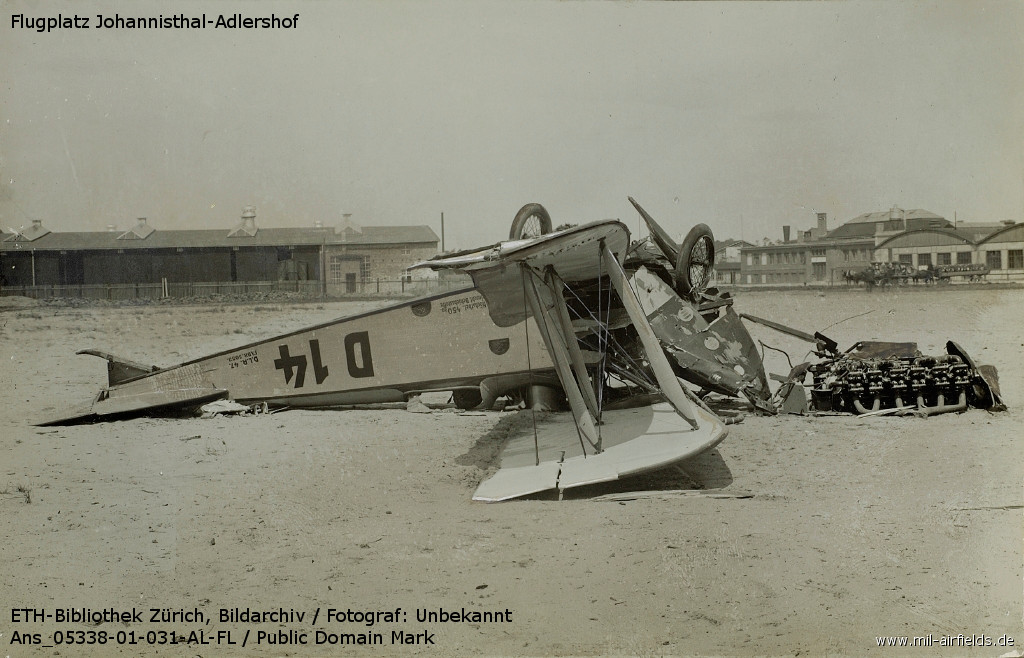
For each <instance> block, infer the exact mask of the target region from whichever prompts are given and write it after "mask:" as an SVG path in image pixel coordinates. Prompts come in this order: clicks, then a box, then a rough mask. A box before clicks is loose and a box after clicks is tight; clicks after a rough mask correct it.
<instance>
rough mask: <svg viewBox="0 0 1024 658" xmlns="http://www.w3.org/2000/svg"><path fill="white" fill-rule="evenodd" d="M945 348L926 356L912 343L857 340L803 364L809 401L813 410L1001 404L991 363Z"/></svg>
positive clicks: (923, 410)
mask: <svg viewBox="0 0 1024 658" xmlns="http://www.w3.org/2000/svg"><path fill="white" fill-rule="evenodd" d="M946 350H947V352H948V353H947V354H944V355H941V356H926V355H921V354H920V353H919V352H918V351H917V346H916V344H915V343H874V342H866V341H865V342H861V343H857V344H856V345H855V346H854V347H853V348H851V350H848V351H847V352H846V353H843V354H837V355H834V356H833V357H832V358H829V359H827V360H824V361H822V362H820V363H815V364H812V365H810V366H809V367H808V369H807V370H808V372H809V373H810V374H811V377H812V381H813V386H812V389H811V405H812V407H813V408H814V409H815V410H817V411H835V412H845V413H856V414H866V413H886V412H887V411H890V410H891V411H892V412H901V411H903V412H907V413H910V412H913V413H917V414H922V415H933V414H938V413H945V412H951V411H954V412H955V411H964V410H966V409H967V407H968V406H972V407H979V408H983V409H990V408H993V407H1001V406H1002V402H1001V400H1000V399H999V391H998V380H997V379H996V373H995V369H994V368H990V367H987V366H983V367H982V368H979V367H977V366H976V365H975V364H974V362H973V361H972V360H971V358H970V357H969V356H967V354H966V353H965V352H964V351H963V350H962V349H961V348H960V347H959V346H958V345H957V344H956V343H953V342H952V341H950V342H949V343H947V345H946ZM983 368H984V369H986V372H983Z"/></svg>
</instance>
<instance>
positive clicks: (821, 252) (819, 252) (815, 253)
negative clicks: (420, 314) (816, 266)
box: [811, 249, 825, 256]
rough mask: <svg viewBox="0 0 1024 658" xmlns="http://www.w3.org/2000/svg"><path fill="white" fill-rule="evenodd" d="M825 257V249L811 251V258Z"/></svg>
mask: <svg viewBox="0 0 1024 658" xmlns="http://www.w3.org/2000/svg"><path fill="white" fill-rule="evenodd" d="M824 255H825V250H824V249H811V256H824Z"/></svg>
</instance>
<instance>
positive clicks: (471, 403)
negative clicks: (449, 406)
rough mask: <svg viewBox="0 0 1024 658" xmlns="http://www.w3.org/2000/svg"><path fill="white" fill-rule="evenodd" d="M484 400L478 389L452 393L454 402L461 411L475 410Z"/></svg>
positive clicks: (464, 389) (460, 390) (462, 389)
mask: <svg viewBox="0 0 1024 658" xmlns="http://www.w3.org/2000/svg"><path fill="white" fill-rule="evenodd" d="M483 400H484V398H483V395H481V393H480V389H478V388H460V389H458V390H457V391H452V401H453V402H454V403H455V406H456V407H458V408H459V409H475V408H476V407H478V406H480V403H481V402H483Z"/></svg>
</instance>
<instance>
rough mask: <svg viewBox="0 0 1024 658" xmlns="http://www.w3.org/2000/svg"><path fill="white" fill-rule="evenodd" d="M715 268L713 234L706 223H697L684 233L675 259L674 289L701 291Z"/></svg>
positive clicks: (709, 281)
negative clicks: (684, 237)
mask: <svg viewBox="0 0 1024 658" xmlns="http://www.w3.org/2000/svg"><path fill="white" fill-rule="evenodd" d="M714 269H715V236H714V235H713V234H712V233H711V229H710V228H708V225H707V224H697V225H696V226H694V227H693V228H691V229H690V232H689V233H687V234H686V239H684V240H683V244H682V247H680V249H679V257H678V259H677V260H676V270H675V280H676V290H678V291H684V292H686V293H689V294H694V293H699V292H703V291H704V290H705V289H706V288H707V287H708V285H709V284H710V283H711V277H712V276H713V273H714Z"/></svg>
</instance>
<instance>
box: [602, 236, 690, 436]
mask: <svg viewBox="0 0 1024 658" xmlns="http://www.w3.org/2000/svg"><path fill="white" fill-rule="evenodd" d="M602 244H603V243H602ZM604 250H605V256H606V257H607V260H608V276H609V277H610V278H611V280H612V285H613V286H615V290H616V291H618V293H619V298H621V299H622V305H623V306H625V307H626V312H627V313H629V318H630V319H631V320H632V321H633V327H634V328H635V329H636V332H637V334H639V335H640V342H642V343H643V346H644V352H646V353H647V360H648V361H649V362H650V364H651V369H652V370H653V371H654V376H655V377H656V378H657V380H658V386H660V387H661V392H662V393H664V394H665V397H666V398H667V399H668V401H669V403H670V404H671V405H672V406H673V407H674V408H675V410H676V412H677V413H678V414H679V415H680V416H682V417H683V418H684V419H685V420H686V421H687V422H689V423H690V426H691V427H693V429H698V428H699V425H698V423H697V418H696V416H695V415H694V412H693V405H692V404H691V403H690V400H689V398H687V397H686V393H684V392H683V388H682V386H680V385H679V380H678V379H676V375H675V373H674V372H672V366H671V365H669V362H668V359H667V358H665V353H664V352H662V350H661V343H660V342H659V341H658V337H657V336H656V335H655V334H654V329H652V328H651V323H650V322H648V321H647V316H646V315H644V310H643V308H642V307H641V306H640V300H638V299H637V298H636V293H635V292H633V289H632V288H631V287H630V286H629V282H628V281H627V280H626V273H625V272H624V271H623V270H622V266H621V265H619V261H617V260H615V254H613V253H612V252H611V250H609V249H608V247H607V246H604Z"/></svg>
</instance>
